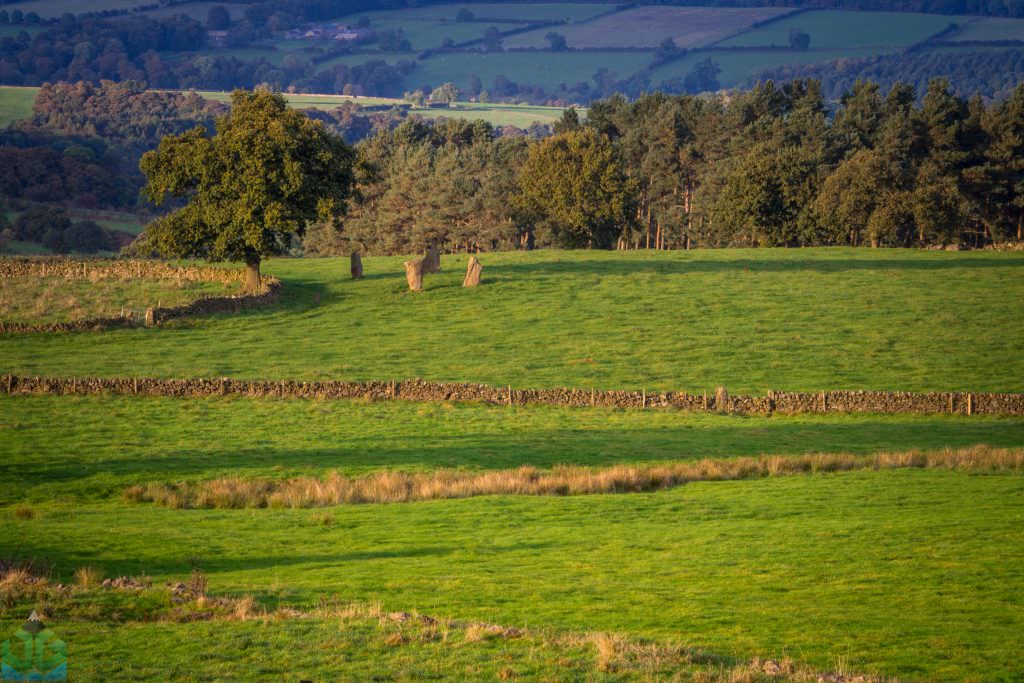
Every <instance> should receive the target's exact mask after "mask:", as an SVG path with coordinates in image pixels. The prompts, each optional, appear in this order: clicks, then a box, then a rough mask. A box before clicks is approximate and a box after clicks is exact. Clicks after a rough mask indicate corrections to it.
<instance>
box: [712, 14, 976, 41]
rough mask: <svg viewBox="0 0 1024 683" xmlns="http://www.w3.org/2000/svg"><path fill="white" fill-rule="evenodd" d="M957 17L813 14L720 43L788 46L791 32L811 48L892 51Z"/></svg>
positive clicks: (932, 33) (782, 21)
mask: <svg viewBox="0 0 1024 683" xmlns="http://www.w3.org/2000/svg"><path fill="white" fill-rule="evenodd" d="M955 21H957V17H950V16H943V15H939V14H910V13H906V12H851V11H844V10H814V11H810V12H803V13H801V14H798V15H796V16H793V17H787V18H785V19H780V20H779V21H774V22H772V23H770V24H768V25H767V26H763V27H761V28H759V29H755V30H753V31H748V32H746V33H743V34H740V35H738V36H735V37H733V38H730V39H728V40H724V41H722V42H721V43H720V45H721V46H723V47H769V46H773V45H774V46H787V45H789V32H790V30H791V29H794V28H798V29H803V30H804V31H806V32H807V33H808V34H810V36H811V47H812V48H880V47H881V48H894V47H906V46H908V45H913V44H914V43H917V42H920V41H922V40H925V39H926V38H928V37H930V36H933V35H935V34H936V33H938V32H939V31H941V30H942V29H944V28H946V26H948V25H949V24H950V23H951V22H955Z"/></svg>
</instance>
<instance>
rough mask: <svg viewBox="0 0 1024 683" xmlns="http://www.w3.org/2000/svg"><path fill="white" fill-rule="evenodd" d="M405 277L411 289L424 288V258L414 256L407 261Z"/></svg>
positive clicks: (415, 290)
mask: <svg viewBox="0 0 1024 683" xmlns="http://www.w3.org/2000/svg"><path fill="white" fill-rule="evenodd" d="M404 265H405V279H406V281H408V283H409V289H410V290H412V291H414V292H420V291H422V290H423V259H422V258H414V259H413V260H411V261H406V262H405V264H404Z"/></svg>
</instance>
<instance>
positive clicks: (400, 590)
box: [0, 249, 1024, 681]
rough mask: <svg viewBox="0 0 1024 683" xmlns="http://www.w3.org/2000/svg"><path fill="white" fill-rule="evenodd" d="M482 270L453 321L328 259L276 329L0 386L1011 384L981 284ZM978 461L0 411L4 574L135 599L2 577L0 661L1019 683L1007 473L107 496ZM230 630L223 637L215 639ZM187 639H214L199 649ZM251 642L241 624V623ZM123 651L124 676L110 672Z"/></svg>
mask: <svg viewBox="0 0 1024 683" xmlns="http://www.w3.org/2000/svg"><path fill="white" fill-rule="evenodd" d="M481 259H482V260H483V262H484V266H485V269H484V283H483V285H482V286H481V287H479V288H478V289H475V290H465V289H463V288H461V287H460V286H459V283H460V282H461V271H462V269H463V267H464V265H465V257H462V256H459V257H455V256H445V257H444V258H443V263H442V267H443V269H444V270H443V271H442V273H440V274H438V275H434V276H428V278H427V281H426V290H425V291H423V292H420V293H416V294H413V293H409V292H408V291H407V290H406V287H405V284H404V278H403V276H402V273H401V271H400V269H401V265H400V264H401V259H400V258H398V257H394V258H376V257H371V258H366V259H365V261H364V265H365V269H366V278H365V279H363V280H361V281H355V282H353V281H351V280H350V279H349V278H348V276H347V265H348V264H347V260H345V259H338V258H336V259H319V260H314V259H307V260H288V259H281V260H275V261H271V262H269V263H267V264H266V266H265V271H266V272H269V273H273V274H274V275H277V276H278V277H280V278H282V279H283V280H284V282H285V289H284V294H283V299H282V300H281V301H280V302H279V303H278V304H276V305H274V306H271V307H268V308H264V309H256V310H253V311H250V312H248V313H243V314H237V315H215V316H209V317H200V318H192V319H187V320H182V321H178V322H175V323H170V324H166V325H162V326H160V327H157V328H151V329H134V330H111V331H107V332H103V333H82V334H61V335H56V334H52V335H37V336H8V337H3V338H0V374H3V373H6V372H12V371H13V372H17V373H25V374H45V375H75V376H78V377H82V376H85V375H92V374H99V375H104V374H111V375H128V376H132V375H174V376H187V375H210V376H218V375H234V376H240V377H254V376H261V377H298V378H313V377H352V378H364V377H365V378H375V379H388V378H392V377H407V376H413V375H420V376H424V377H431V378H438V379H456V380H457V379H467V380H481V381H487V382H492V383H495V384H504V383H511V384H513V385H514V386H547V385H581V386H600V387H616V386H622V387H639V386H646V387H648V388H655V387H661V388H689V389H691V390H701V389H707V388H711V387H713V386H714V385H715V384H718V383H725V384H727V385H728V386H729V388H730V389H731V390H732V391H734V392H738V391H745V390H750V391H760V390H763V389H764V388H767V387H778V388H796V389H801V388H822V387H844V388H858V387H864V388H870V387H879V388H897V389H932V388H936V389H959V388H970V389H976V390H984V389H1006V390H1017V391H1019V390H1021V386H1020V378H1021V377H1024V372H1022V368H1021V367H1020V365H1021V362H1022V361H1020V360H1019V359H1021V358H1024V354H1022V353H1021V352H1022V351H1024V348H1022V339H1021V337H1020V335H1019V334H1017V331H1018V330H1020V329H1024V325H1022V323H1024V320H1022V316H1024V313H1022V311H1021V307H1020V306H1018V305H1017V302H1018V301H1019V300H1020V294H1021V291H1020V290H1021V287H1022V286H1024V285H1021V282H1022V281H1024V280H1022V278H1021V277H1020V275H1021V272H1022V268H1024V262H1022V261H1021V257H1020V256H1019V255H1016V254H1013V253H993V252H963V253H946V252H922V251H909V250H868V249H861V250H854V249H801V250H735V251H733V250H723V251H694V252H653V253H638V252H628V253H615V252H584V251H580V252H559V251H546V252H532V253H503V254H483V255H481ZM977 444H986V445H989V446H993V447H1005V448H1021V447H1024V419H1021V418H998V417H965V416H950V415H944V416H912V415H887V416H885V415H828V416H821V415H805V416H785V415H774V416H771V417H755V416H745V415H715V414H686V413H679V412H675V411H671V410H664V411H661V410H650V411H637V410H615V409H603V408H592V409H567V408H554V407H542V406H534V407H526V406H518V407H507V406H491V405H483V404H460V403H411V402H409V403H407V402H401V401H397V402H381V403H373V402H367V401H317V400H284V399H245V398H210V399H195V400H183V399H174V398H137V397H130V396H88V397H86V396H76V397H60V396H3V395H0V520H2V523H0V549H3V551H2V552H0V561H3V562H18V561H25V560H34V561H35V562H36V563H37V564H38V565H39V566H44V567H49V568H50V580H51V582H52V583H57V582H61V583H65V584H67V583H69V582H72V581H74V580H75V579H74V578H73V577H74V575H75V574H76V571H77V570H79V569H80V568H81V567H85V566H90V567H93V568H95V572H94V574H98V575H100V576H102V575H105V576H120V575H132V576H140V575H145V576H146V577H149V578H150V579H151V580H152V581H153V584H154V588H153V589H151V590H147V591H142V592H138V593H135V592H131V591H128V592H124V591H112V590H106V589H99V588H76V589H74V590H73V591H71V592H67V591H65V592H63V593H59V594H58V593H54V594H52V595H51V594H43V593H33V592H32V591H33V590H35V589H31V588H26V587H24V586H22V585H21V584H19V583H17V582H16V581H13V580H12V579H10V578H9V577H8V578H0V628H2V629H6V630H7V631H13V629H14V628H15V626H16V625H17V624H18V623H20V622H21V621H22V620H24V618H25V616H26V615H27V613H28V612H29V611H30V610H31V609H32V608H34V607H37V606H39V605H40V604H41V601H42V603H45V606H46V609H47V610H48V611H47V612H46V614H47V617H46V618H47V621H48V623H49V624H50V625H51V627H52V628H53V629H54V631H55V632H56V633H57V634H58V635H59V636H61V637H62V638H64V639H65V640H66V641H67V642H68V643H69V666H70V669H71V671H72V672H73V676H74V677H75V680H79V681H105V680H140V681H141V680H182V681H186V680H209V679H218V680H219V679H224V680H252V679H253V678H254V677H256V678H275V679H276V678H281V677H285V678H289V679H291V678H295V677H297V676H304V677H308V678H311V679H313V680H335V679H338V678H342V679H344V678H346V677H348V678H351V679H356V680H361V679H365V678H368V677H370V676H375V677H378V678H379V677H384V678H393V679H398V680H416V679H422V678H425V677H427V678H432V679H440V680H466V679H469V680H493V679H502V680H508V679H510V678H515V679H516V680H595V681H613V680H614V681H628V680H636V681H650V680H673V677H675V678H676V679H680V680H689V679H690V678H691V677H693V676H699V679H700V680H705V681H710V680H723V681H725V680H732V681H735V680H750V679H749V674H742V675H741V674H737V673H735V671H736V670H734V669H733V668H732V667H734V666H740V667H741V668H742V667H743V666H745V665H744V662H748V661H749V660H750V659H751V658H754V657H762V658H763V657H772V658H780V659H781V658H792V659H794V660H797V661H798V662H800V663H801V664H802V665H807V666H810V667H812V668H813V669H816V670H819V671H835V670H838V669H842V670H845V671H853V672H859V673H869V674H877V675H884V676H887V677H899V678H900V679H901V680H908V681H915V680H922V681H923V680H927V681H961V680H966V679H977V680H1013V679H1014V677H1015V676H1017V675H1019V673H1020V662H1019V657H1018V656H1017V655H1016V653H1015V652H1014V649H1013V648H1012V647H1011V646H1009V645H1008V643H1013V642H1015V638H1016V637H1017V634H1018V633H1019V632H1020V631H1021V629H1024V610H1022V609H1021V608H1022V599H1021V597H1020V596H1021V595H1022V594H1024V577H1022V575H1021V572H1020V571H1019V569H1018V568H1019V567H1020V566H1021V564H1022V562H1024V524H1022V522H1024V476H1022V475H1021V474H1020V472H1019V470H1017V471H1012V470H1011V471H999V472H997V471H985V472H982V471H981V470H974V471H972V472H969V471H949V470H932V469H900V470H861V471H856V472H845V473H835V474H820V473H819V474H813V473H805V474H794V475H790V476H769V477H767V478H762V479H746V480H733V481H708V482H691V483H688V484H685V485H682V486H677V487H676V488H672V489H668V490H663V491H659V492H655V493H611V494H604V495H588V496H568V497H561V496H481V497H473V498H465V499H452V500H433V501H427V502H419V503H394V504H361V505H353V504H350V505H340V506H328V507H317V508H315V509H311V508H302V507H296V508H292V507H287V508H277V507H265V508H244V509H202V508H200V509H191V508H189V509H176V508H173V507H166V506H162V505H158V504H155V503H148V502H136V501H138V500H140V499H139V498H137V497H132V496H126V495H125V493H126V491H127V490H128V489H130V488H132V487H137V486H145V485H153V484H156V485H173V484H178V483H183V482H193V483H196V482H208V481H211V480H217V479H220V478H223V477H237V478H241V479H243V480H255V481H280V480H284V479H290V478H293V477H300V476H308V477H317V478H320V477H326V476H327V475H328V474H329V473H331V472H338V473H341V474H345V475H349V476H352V475H362V474H371V473H378V474H379V473H381V472H384V471H390V472H396V471H401V472H425V473H430V472H432V471H434V470H436V469H438V468H449V469H458V470H461V471H468V472H482V473H488V472H491V473H495V471H497V470H507V469H510V468H516V467H519V466H522V465H529V466H533V467H537V468H539V469H540V471H542V472H546V471H548V470H549V469H553V468H557V467H558V466H559V465H579V466H585V467H597V468H599V467H607V466H615V465H619V466H621V465H625V466H629V465H646V464H670V463H686V462H696V461H697V460H700V459H703V458H709V457H710V458H718V459H731V458H734V457H739V456H756V455H775V456H781V457H790V456H795V455H799V454H804V453H816V452H848V453H854V454H870V453H878V452H902V451H907V450H911V449H921V450H926V451H927V450H936V449H942V448H947V447H949V448H959V447H967V446H972V445H977ZM619 490H621V489H619ZM193 570H199V571H201V572H202V573H203V574H204V575H205V577H206V579H207V580H208V587H207V591H208V593H209V594H210V596H211V599H212V600H213V602H194V603H188V604H176V603H174V602H172V599H171V595H170V593H168V592H167V590H165V589H163V588H162V586H163V585H164V583H165V582H167V581H180V580H187V579H188V577H189V575H190V572H192V571H193ZM79 581H81V580H80V579H79ZM33 596H35V597H33ZM41 596H43V597H41ZM247 596H248V597H247ZM249 597H251V598H252V600H253V601H254V602H253V603H252V604H250V605H249V606H248V607H246V608H245V610H244V612H245V614H248V615H250V618H249V619H248V620H240V619H242V617H240V616H238V615H239V614H240V612H239V610H238V609H237V608H236V605H238V604H247V603H245V601H246V600H248V598H249ZM217 600H231V601H235V602H229V603H228V604H229V607H226V608H217V607H216V605H217V604H219V603H217ZM238 601H241V602H238ZM351 602H356V603H360V604H377V603H379V604H380V606H381V609H383V610H384V612H385V613H386V612H390V611H409V612H412V611H417V612H419V613H421V614H428V615H432V616H436V617H441V618H452V619H456V620H462V622H463V623H465V622H467V621H468V622H479V621H484V622H488V623H494V624H501V625H504V626H514V627H519V628H526V629H528V631H527V635H526V636H523V637H521V638H511V639H509V638H502V637H486V636H485V637H481V636H479V635H475V636H472V637H471V634H472V633H474V632H473V631H472V629H471V628H470V627H468V626H461V627H458V628H453V629H452V630H451V631H450V632H449V630H448V627H447V626H445V627H444V632H443V634H442V633H439V632H437V631H436V630H434V631H430V632H429V633H428V632H424V631H422V630H420V629H419V627H413V626H408V625H406V626H403V625H402V624H401V623H395V622H393V621H391V620H389V619H387V618H383V619H379V618H377V617H374V616H372V614H373V613H372V610H371V611H369V612H367V611H366V610H364V611H363V612H360V614H361V615H362V616H352V615H351V614H349V612H348V611H346V610H345V609H344V608H343V606H344V605H346V604H348V603H351ZM332 605H333V606H336V607H332ZM211 606H212V607H211ZM211 609H214V610H216V609H221V612H218V613H217V614H220V616H219V617H217V618H216V619H215V620H213V621H203V620H202V619H204V618H205V617H203V616H202V614H203V612H204V611H207V612H209V610H211ZM189 610H194V611H195V615H193V613H192V612H190V611H189ZM261 610H269V611H270V612H272V614H271V615H270V616H268V617H266V618H262V617H259V616H256V617H255V618H251V615H252V614H256V615H258V614H259V612H260V611H261ZM288 610H299V611H300V612H295V613H293V612H289V611H288ZM211 614H213V613H211ZM304 614H305V615H307V616H302V615H304ZM346 614H348V616H344V615H346ZM339 615H341V616H339ZM195 618H199V619H200V621H198V622H196V621H194V620H193V619H195ZM592 632H600V633H614V634H620V635H621V636H622V637H623V638H625V639H627V640H625V641H622V642H623V643H626V642H629V643H637V642H638V641H637V639H647V644H646V645H642V646H641V645H635V646H629V647H632V648H633V649H628V648H627V646H626V645H620V646H617V647H619V649H618V650H616V646H609V645H608V642H609V641H608V639H604V640H602V639H600V638H597V639H594V638H590V637H588V636H584V635H580V634H586V633H592ZM141 641H145V643H146V648H145V649H146V654H145V656H143V655H142V654H140V653H138V652H137V651H136V650H134V649H133V648H134V646H133V643H138V642H141ZM602 643H604V645H602ZM673 643H675V644H681V645H683V646H684V649H683V650H678V649H672V647H673V645H672V644H673ZM623 648H626V649H623ZM124 650H129V652H128V653H127V654H125V653H124ZM629 653H632V654H629ZM638 653H646V654H644V655H642V656H641V655H640V654H638ZM664 653H669V654H664ZM691 653H696V654H693V655H691ZM730 672H732V673H730ZM744 676H747V677H746V678H744ZM754 680H758V679H756V678H755V679H754ZM809 680H817V678H816V677H813V676H812V677H811V678H810V679H809Z"/></svg>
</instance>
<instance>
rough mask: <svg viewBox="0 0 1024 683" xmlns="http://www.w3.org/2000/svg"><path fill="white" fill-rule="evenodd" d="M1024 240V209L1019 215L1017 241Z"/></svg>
mask: <svg viewBox="0 0 1024 683" xmlns="http://www.w3.org/2000/svg"><path fill="white" fill-rule="evenodd" d="M1021 240H1024V209H1021V210H1020V213H1018V214H1017V241H1018V242H1020V241H1021Z"/></svg>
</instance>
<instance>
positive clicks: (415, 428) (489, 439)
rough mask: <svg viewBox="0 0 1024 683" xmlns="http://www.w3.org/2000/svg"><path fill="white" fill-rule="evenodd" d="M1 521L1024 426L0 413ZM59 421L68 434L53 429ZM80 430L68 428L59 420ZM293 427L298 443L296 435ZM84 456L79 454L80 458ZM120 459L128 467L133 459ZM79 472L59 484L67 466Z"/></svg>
mask: <svg viewBox="0 0 1024 683" xmlns="http://www.w3.org/2000/svg"><path fill="white" fill-rule="evenodd" d="M0 408H2V412H0V432H2V433H3V434H4V436H5V439H4V445H3V449H2V450H3V453H4V455H5V456H6V458H5V459H4V460H3V461H2V462H0V505H13V504H16V503H20V502H23V501H31V502H33V503H44V502H46V501H49V500H54V499H62V500H81V501H88V500H107V499H113V500H117V499H119V498H120V495H121V492H122V491H123V490H124V489H126V488H127V487H129V486H132V485H135V484H149V483H173V482H178V481H185V480H187V481H204V480H209V479H217V478H221V477H226V476H233V475H237V476H241V477H246V478H252V479H284V478H289V477H296V476H319V475H321V474H323V473H324V472H327V471H329V470H335V471H338V472H339V473H342V474H345V475H349V476H352V475H360V474H365V473H369V472H373V471H377V470H380V469H382V468H386V469H389V470H397V471H403V472H422V471H430V470H432V469H434V468H438V467H445V468H458V469H469V470H493V469H509V468H514V467H517V466H519V465H532V466H535V467H538V468H551V467H554V466H556V465H581V466H593V467H604V466H610V465H616V464H620V463H644V464H652V463H654V464H657V463H667V462H679V461H695V460H699V459H702V458H731V457H735V456H758V455H791V454H804V453H815V452H822V451H824V452H849V453H855V454H867V453H874V452H879V451H905V450H910V449H915V448H919V449H926V450H928V449H939V448H944V447H967V446H971V445H974V444H986V445H989V446H993V447H1019V446H1024V420H1022V419H1020V418H1013V419H1011V418H994V417H982V418H972V419H965V418H963V417H951V416H909V415H905V416H894V415H845V416H844V415H834V416H829V417H820V416H818V417H812V416H773V417H767V418H766V417H749V416H717V415H705V414H693V415H686V416H680V415H679V414H678V413H675V412H672V411H623V410H612V409H594V410H573V409H561V408H545V407H530V408H524V407H517V408H511V409H510V408H508V407H500V406H487V405H477V404H450V405H434V404H418V403H406V402H395V403H365V402H361V401H341V402H320V401H286V400H265V401H253V400H244V399H210V400H201V401H181V400H174V399H157V398H146V399H141V400H132V399H131V398H127V397H107V398H98V397H95V398H85V397H77V398H60V397H13V398H8V397H6V396H2V397H0ZM57 415H63V416H64V418H62V419H55V417H56V416H57ZM70 416H73V419H67V418H68V417H70ZM297 426H298V427H297ZM81 443H89V444H92V447H91V448H89V449H87V450H85V451H82V450H81V449H80V448H79V446H78V445H79V444H81ZM126 454H128V455H126ZM72 461H73V462H74V467H73V468H68V463H69V462H72Z"/></svg>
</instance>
